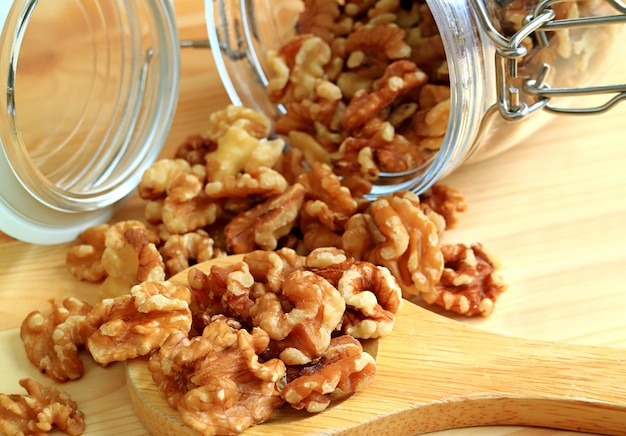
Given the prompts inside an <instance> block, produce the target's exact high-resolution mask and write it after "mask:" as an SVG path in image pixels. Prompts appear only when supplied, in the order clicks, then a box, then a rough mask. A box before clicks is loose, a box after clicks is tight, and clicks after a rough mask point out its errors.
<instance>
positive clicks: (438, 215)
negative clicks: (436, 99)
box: [67, 106, 506, 316]
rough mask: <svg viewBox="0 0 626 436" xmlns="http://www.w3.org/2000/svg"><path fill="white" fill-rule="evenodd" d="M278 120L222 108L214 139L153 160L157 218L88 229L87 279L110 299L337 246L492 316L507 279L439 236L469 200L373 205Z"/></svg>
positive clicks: (83, 269) (152, 205)
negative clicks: (215, 266)
mask: <svg viewBox="0 0 626 436" xmlns="http://www.w3.org/2000/svg"><path fill="white" fill-rule="evenodd" d="M270 130H271V124H270V121H269V120H268V119H267V118H266V117H264V116H263V115H261V114H259V113H257V112H255V111H252V110H251V109H248V108H244V107H236V106H229V107H227V108H225V109H223V110H220V111H217V112H215V113H213V114H212V115H211V116H210V118H209V128H208V130H207V132H206V133H205V134H204V135H197V136H194V137H191V138H189V139H188V140H187V141H186V142H185V143H183V144H181V146H179V148H178V150H177V152H176V157H175V158H173V159H163V160H160V161H158V162H156V163H155V164H153V165H152V167H151V168H149V169H148V170H147V171H146V172H145V173H144V175H143V179H142V181H141V183H140V185H139V187H138V191H139V195H140V196H141V197H142V198H144V199H145V200H147V203H146V206H145V221H146V224H144V223H143V222H140V221H122V222H118V223H115V224H112V225H108V224H105V225H101V226H98V227H93V228H90V229H88V230H86V231H85V232H84V233H83V234H82V235H81V236H80V244H78V245H76V246H74V247H72V248H71V250H70V251H69V253H68V256H67V264H68V266H69V268H70V270H71V271H72V273H73V274H74V275H75V276H76V277H77V278H79V279H82V280H89V281H101V280H102V281H103V283H102V287H101V292H102V295H101V297H102V298H107V297H116V296H118V295H123V294H127V293H128V290H129V289H130V288H131V287H132V286H134V285H136V284H139V283H142V282H144V281H152V280H166V279H168V278H169V277H171V276H172V275H174V274H176V273H178V272H180V271H182V270H184V269H186V268H188V267H189V266H190V265H193V264H195V263H198V262H203V261H206V260H210V259H212V258H215V257H221V256H225V255H229V254H245V253H249V252H251V251H254V250H266V251H274V250H278V249H281V248H290V249H293V250H294V251H295V252H297V253H298V254H299V255H304V256H306V255H307V254H309V253H310V252H311V251H313V250H315V249H317V248H325V247H333V248H337V249H340V250H343V252H344V253H345V254H346V256H348V257H350V258H354V259H356V260H358V261H368V262H371V263H373V264H376V265H380V266H384V267H386V268H387V269H389V270H390V271H391V273H392V275H393V276H394V277H395V278H396V280H397V281H398V283H399V285H400V287H401V289H402V292H403V295H404V297H406V298H416V297H419V298H422V299H423V300H424V301H426V302H427V303H428V304H436V305H440V306H442V307H443V308H445V309H446V310H452V311H455V312H457V313H459V314H463V315H468V316H473V315H482V316H488V315H489V314H491V312H492V311H493V307H494V303H495V301H496V299H497V298H498V296H499V295H500V293H502V292H503V291H504V290H505V288H506V286H505V284H504V283H503V282H502V280H501V278H500V276H499V275H498V274H497V273H496V272H495V270H494V262H493V261H492V260H491V259H490V257H489V256H488V255H487V254H486V253H485V251H484V250H483V248H482V247H481V245H480V244H474V245H471V246H467V245H464V244H443V243H440V236H441V234H442V233H443V232H444V231H445V229H446V228H451V227H452V226H454V225H456V223H457V221H458V214H459V213H460V212H462V211H464V210H465V209H466V207H467V205H466V202H465V199H464V198H463V196H462V195H461V194H460V193H459V192H457V191H455V190H454V189H451V188H448V187H445V186H437V185H436V186H434V187H433V188H431V189H430V190H429V191H428V192H426V193H424V194H422V195H420V196H418V195H416V194H414V193H412V192H409V191H399V192H397V193H394V194H391V195H387V196H383V197H380V198H377V199H376V200H373V201H369V200H367V199H366V198H365V197H364V195H365V194H366V193H367V192H368V189H369V188H368V187H369V185H368V184H367V183H365V182H363V183H361V184H359V185H353V184H351V182H354V180H355V179H354V178H351V179H350V186H346V184H345V179H344V178H341V177H339V176H338V175H337V174H335V173H334V172H333V170H332V168H331V167H330V166H329V165H326V164H323V163H317V162H314V163H312V164H310V165H307V164H306V163H305V162H304V160H303V155H302V153H300V152H299V151H298V150H297V149H294V148H289V149H288V150H287V151H285V152H283V148H284V142H283V140H281V139H268V135H269V134H270Z"/></svg>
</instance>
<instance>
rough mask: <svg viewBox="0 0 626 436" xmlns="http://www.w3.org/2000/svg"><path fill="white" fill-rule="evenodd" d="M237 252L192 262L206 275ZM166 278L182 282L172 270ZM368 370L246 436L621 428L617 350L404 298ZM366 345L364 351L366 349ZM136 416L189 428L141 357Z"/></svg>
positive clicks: (163, 428)
mask: <svg viewBox="0 0 626 436" xmlns="http://www.w3.org/2000/svg"><path fill="white" fill-rule="evenodd" d="M239 260H241V256H232V257H227V258H220V259H215V260H212V261H209V262H205V263H202V264H199V265H197V266H196V267H197V268H200V269H202V270H203V271H205V272H208V271H209V269H210V267H211V266H212V265H215V264H222V265H224V264H228V263H231V262H234V261H239ZM170 281H172V282H174V283H177V284H187V273H186V272H182V273H180V274H177V275H176V276H174V277H173V278H172V279H171V280H170ZM369 346H370V351H371V352H373V353H374V354H376V361H377V373H376V379H375V380H374V382H373V383H372V384H371V385H370V386H368V387H367V388H366V389H364V390H363V391H361V392H358V393H356V394H354V395H352V396H350V397H349V398H347V399H345V400H342V401H338V402H337V403H334V404H331V406H330V407H329V408H328V409H327V410H326V411H324V412H322V413H319V414H309V413H307V412H303V411H296V410H292V409H290V408H288V407H283V408H281V409H280V410H279V411H277V412H275V413H274V415H272V418H271V419H270V420H269V421H267V422H265V423H263V424H260V425H257V426H255V427H252V428H250V429H249V430H247V431H246V432H245V434H246V435H248V434H250V435H276V434H281V435H294V436H295V435H313V434H324V435H330V434H342V435H370V434H371V435H377V436H385V435H414V434H419V433H425V432H430V431H436V430H444V429H451V428H462V427H470V426H477V425H528V426H538V427H551V428H558V429H563V430H574V431H582V432H589V433H601V434H610V435H624V434H626V388H625V386H626V350H624V349H613V348H607V347H592V346H581V345H566V344H558V343H551V342H542V341H534V340H526V339H520V338H513V337H507V336H503V335H498V334H494V333H489V332H485V331H481V330H479V329H476V328H473V327H469V326H466V325H465V324H462V323H459V322H457V321H453V320H450V319H448V318H446V317H444V316H441V315H437V314H434V313H432V312H430V311H428V310H426V309H423V308H420V307H418V306H416V305H414V304H412V303H409V302H408V301H405V302H404V304H403V305H402V308H401V309H400V311H399V312H398V314H397V319H396V324H395V327H394V330H393V332H392V333H391V334H390V335H389V336H387V337H385V338H383V339H380V340H378V341H374V343H373V344H369ZM372 346H373V347H374V348H371V347H372ZM127 384H128V387H129V390H130V395H131V401H132V403H133V406H134V408H135V411H136V413H137V415H138V416H139V418H140V420H141V421H142V422H143V424H144V425H145V426H146V428H148V430H149V431H150V432H151V433H152V434H154V435H155V436H162V435H185V434H189V435H192V434H196V433H194V432H193V431H192V430H191V429H189V428H188V427H185V426H184V424H183V423H182V421H181V420H180V418H179V417H178V412H177V411H175V410H173V409H171V408H169V406H168V405H167V403H166V402H165V400H164V399H163V398H162V397H161V395H160V394H159V392H158V390H157V388H156V385H155V384H154V382H153V381H152V378H151V375H150V373H149V371H148V369H147V367H146V361H145V360H136V361H132V362H129V363H128V366H127Z"/></svg>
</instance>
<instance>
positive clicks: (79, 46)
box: [0, 0, 626, 244]
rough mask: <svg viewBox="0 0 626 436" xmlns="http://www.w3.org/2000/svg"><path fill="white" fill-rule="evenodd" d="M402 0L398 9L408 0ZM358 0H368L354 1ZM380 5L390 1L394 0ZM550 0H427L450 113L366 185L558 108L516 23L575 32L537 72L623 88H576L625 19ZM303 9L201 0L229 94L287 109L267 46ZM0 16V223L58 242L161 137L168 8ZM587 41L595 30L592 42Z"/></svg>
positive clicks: (512, 134)
mask: <svg viewBox="0 0 626 436" xmlns="http://www.w3.org/2000/svg"><path fill="white" fill-rule="evenodd" d="M398 2H399V4H400V5H402V6H403V7H405V8H407V9H410V8H411V7H413V6H412V5H413V4H414V2H413V1H406V0H398ZM416 2H417V0H416ZM307 3H309V2H308V1H307ZM310 3H311V4H316V3H315V2H310ZM340 3H341V4H344V3H346V2H339V1H338V2H337V3H336V4H340ZM347 3H350V2H349V1H347ZM361 3H362V4H370V5H371V4H373V3H372V2H370V3H368V1H364V2H355V4H361ZM379 3H380V4H381V5H383V6H385V5H391V6H393V4H394V0H382V1H380V2H379ZM561 3H568V1H562V0H541V1H539V0H538V1H535V2H532V1H529V0H471V1H469V2H468V1H464V0H438V1H436V0H428V6H429V7H430V10H431V11H432V16H433V18H434V21H435V23H436V25H437V27H438V30H439V34H440V36H441V44H442V47H443V49H444V51H445V58H446V59H447V61H446V65H445V66H446V68H447V69H448V70H449V71H448V70H446V78H447V80H448V81H449V84H448V86H449V93H450V97H449V99H450V114H449V121H447V124H446V125H445V126H444V130H445V135H442V137H441V146H440V149H439V150H438V151H437V152H434V153H431V154H430V155H429V156H428V159H427V160H425V161H424V162H422V163H421V164H420V165H417V166H416V167H414V168H413V167H411V168H408V169H407V170H404V171H394V172H392V171H381V172H379V173H377V180H376V183H375V184H374V187H373V189H372V192H371V196H372V197H375V196H377V195H381V194H385V193H388V192H392V191H395V190H397V189H411V190H414V191H416V192H421V191H423V190H425V189H427V188H428V187H430V186H431V185H432V184H433V183H435V182H436V181H437V180H440V179H441V178H442V177H444V176H445V175H447V174H449V173H451V172H452V171H454V170H455V169H456V168H458V167H459V166H460V165H462V164H463V163H465V162H467V161H469V160H470V157H471V159H480V158H484V157H485V156H488V155H491V154H494V153H498V152H500V151H502V150H503V149H506V148H508V147H510V146H512V145H514V144H516V143H519V142H520V141H522V140H524V139H525V138H526V137H527V136H528V135H529V134H530V133H532V132H533V131H534V130H535V129H536V128H537V126H540V125H541V122H542V115H545V114H544V112H546V111H544V110H540V109H548V110H549V111H552V112H560V111H562V109H561V107H560V106H557V105H555V104H554V102H555V101H556V100H558V95H560V94H559V93H557V98H554V96H553V95H552V94H549V93H548V91H554V90H553V89H551V88H550V87H549V86H548V85H547V84H546V82H545V81H544V75H545V74H544V73H545V71H544V70H543V69H542V67H541V66H542V65H543V64H544V63H545V62H543V61H544V60H545V58H546V56H542V55H541V54H539V55H537V54H536V53H537V52H538V53H554V51H550V47H553V45H549V47H548V50H544V49H541V50H529V53H526V52H525V46H524V45H523V44H524V43H525V42H526V41H527V38H525V37H526V36H527V35H528V34H532V38H534V39H535V40H536V41H540V40H541V41H543V39H542V38H541V32H542V31H543V30H547V31H548V32H549V33H553V32H552V31H553V30H557V32H554V33H558V34H559V35H566V33H567V32H571V35H574V36H572V38H573V39H571V40H572V41H582V42H579V43H577V45H576V44H574V45H572V46H571V47H572V52H571V54H573V55H566V54H564V53H559V56H557V57H556V58H550V59H549V60H550V62H549V64H550V65H551V66H553V68H552V69H553V70H554V71H553V73H556V74H551V75H550V76H548V77H549V78H550V82H549V83H550V84H551V85H552V86H554V85H555V84H558V83H560V82H562V83H563V85H562V86H564V87H566V88H564V90H565V92H569V89H570V87H572V86H573V87H575V88H576V89H577V90H581V89H583V90H585V91H590V92H591V93H592V94H598V93H600V92H604V91H609V92H610V93H612V94H613V95H614V98H613V99H612V100H611V102H613V103H614V102H617V101H619V100H620V99H621V98H623V97H624V96H626V86H624V85H618V86H612V87H611V86H608V87H606V88H600V89H587V88H584V87H586V86H587V83H588V82H589V83H591V82H592V81H593V80H595V77H594V75H595V74H592V73H595V72H596V70H599V71H602V70H603V69H605V68H606V65H607V62H608V61H609V60H610V59H611V56H617V47H616V46H619V42H620V38H619V37H618V36H616V34H614V33H613V31H614V30H615V27H620V28H623V27H624V26H623V25H622V24H618V25H617V26H612V25H611V23H610V21H611V20H612V19H604V21H603V22H602V23H599V24H601V26H599V25H597V24H598V23H595V22H592V23H590V27H591V29H592V30H591V32H590V33H589V32H587V31H586V30H585V29H587V27H585V28H584V29H583V30H581V31H579V30H578V24H580V23H581V21H576V22H574V23H573V26H574V27H575V28H574V29H568V30H563V29H562V28H561V27H558V28H556V26H561V25H562V24H567V25H572V23H569V22H563V21H558V20H554V19H553V16H552V14H553V13H552V8H553V6H554V8H555V9H556V8H558V7H559V5H560V4H561ZM580 3H581V4H582V2H580ZM319 4H320V5H323V2H319ZM330 4H333V3H332V2H331V3H330ZM590 4H593V5H594V7H593V8H591V9H589V8H582V9H584V12H589V13H590V14H591V15H593V16H604V15H605V14H609V15H610V14H613V15H615V16H616V17H618V19H615V20H614V21H616V22H619V23H623V19H624V16H626V7H624V5H623V3H621V1H620V0H591V2H590ZM517 5H536V6H535V8H534V9H533V10H528V11H525V12H524V13H526V12H528V14H529V16H531V17H533V19H532V20H531V24H529V25H527V26H522V24H523V23H521V19H520V16H519V14H517V15H515V14H513V15H514V16H515V17H516V19H519V21H520V23H519V24H520V26H519V27H520V30H518V31H517V33H515V32H513V34H509V33H507V31H508V30H509V27H510V23H507V22H506V14H507V13H508V12H510V11H511V10H512V9H515V8H517ZM577 5H578V3H577ZM596 6H597V8H596ZM601 7H602V8H601ZM522 9H523V8H522ZM604 9H606V10H607V11H608V12H607V11H605V10H604ZM302 10H303V3H302V1H300V0H276V1H272V2H269V1H265V0H262V1H257V0H239V1H235V0H205V11H206V22H207V29H208V36H209V43H210V44H209V45H210V47H211V48H212V53H213V56H214V58H215V60H216V66H217V69H218V71H219V74H220V77H221V79H222V82H223V85H224V86H225V88H226V90H227V91H228V94H229V96H230V98H231V100H232V102H233V103H234V104H243V105H246V106H249V107H251V108H254V109H256V110H258V111H260V112H263V113H265V114H267V115H269V116H270V117H272V118H274V119H280V117H281V116H283V115H284V114H285V113H286V106H285V105H283V104H275V103H272V102H271V101H270V99H268V93H267V88H268V86H269V85H270V80H271V77H270V74H269V71H270V69H269V68H268V63H267V54H268V50H271V49H278V48H279V47H281V46H282V45H283V44H284V43H285V41H286V39H285V38H286V37H288V36H289V34H292V33H293V29H294V22H295V21H294V20H295V19H296V17H297V16H298V14H299V13H301V12H302ZM507 11H508V12H507ZM522 18H523V17H522ZM568 18H570V17H568ZM557 21H558V22H557ZM68 23H71V24H68ZM503 23H504V24H506V25H503ZM583 24H589V23H583ZM605 24H607V25H606V26H605ZM0 25H2V34H1V36H0V79H1V80H3V81H5V82H6V90H7V93H6V98H4V99H0V112H1V113H2V115H0V143H1V145H2V147H1V150H0V231H2V232H5V233H7V234H8V235H10V236H12V237H15V238H17V239H21V240H23V241H27V242H35V243H47V244H52V243H60V242H65V241H69V240H72V239H74V238H75V237H76V236H77V235H78V234H79V233H80V232H81V231H82V230H83V229H85V228H87V227H89V226H92V225H95V224H98V223H102V222H106V221H107V220H109V219H110V218H111V217H112V215H113V214H114V213H115V212H116V211H117V210H118V209H119V208H120V207H121V206H122V205H123V204H124V203H125V200H126V199H127V198H128V197H129V196H130V195H131V194H133V193H134V190H135V188H136V186H137V185H138V183H139V181H140V178H141V176H142V174H143V171H144V169H145V168H147V167H148V166H149V165H150V164H151V163H152V162H153V161H154V160H155V159H156V157H157V155H158V153H159V150H160V148H161V146H162V144H163V142H164V141H165V138H166V136H167V133H168V130H169V128H170V126H171V122H172V119H173V115H174V110H175V107H176V100H177V95H178V82H179V75H180V72H179V47H180V43H179V41H178V37H177V31H176V26H175V17H174V12H173V5H172V2H171V1H167V0H90V1H85V0H54V1H53V0H12V1H4V2H2V3H0ZM550 26H554V27H550ZM537 27H538V28H539V29H537ZM608 28H611V29H613V30H607V29H608ZM536 31H537V32H536ZM559 32H560V33H559ZM579 32H580V33H579ZM576 35H583V36H576ZM568 36H569V35H568ZM550 41H552V39H550ZM589 41H591V42H593V41H598V43H596V44H593V46H591V48H593V50H592V52H589V50H587V49H588V48H589V45H588V43H589ZM600 41H601V43H600ZM622 45H623V46H626V45H624V44H622ZM622 48H623V47H622ZM530 52H532V53H530ZM588 52H589V53H588ZM560 58H562V59H560ZM581 59H582V61H581ZM553 61H554V62H553ZM583 61H584V62H583ZM588 65H593V66H596V67H597V68H593V69H591V68H590V69H587V68H585V66H588ZM514 67H517V68H514ZM573 67H576V70H572V68H573ZM516 70H517V71H518V72H519V73H520V74H519V75H517V74H515V73H516ZM568 71H570V72H571V71H576V73H575V74H571V75H570V74H567V72H568ZM583 73H584V74H583ZM583 76H584V77H583ZM570 77H573V80H571V81H568V80H567V79H569V78H570ZM558 86H561V85H558ZM85 89H87V90H88V91H87V92H85V91H84V90H85ZM574 93H576V92H574ZM609 106H610V104H606V107H609ZM568 110H569V109H568ZM574 112H576V110H574ZM530 113H532V120H529V121H530V122H529V121H526V120H525V118H529V119H530V118H531V116H530V115H528V116H527V114H530ZM522 119H524V121H519V120H522ZM42 126H43V128H41V127H42Z"/></svg>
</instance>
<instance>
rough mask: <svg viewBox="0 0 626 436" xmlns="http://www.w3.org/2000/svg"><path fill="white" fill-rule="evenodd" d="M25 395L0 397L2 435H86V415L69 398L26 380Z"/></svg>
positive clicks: (24, 381) (21, 384)
mask: <svg viewBox="0 0 626 436" xmlns="http://www.w3.org/2000/svg"><path fill="white" fill-rule="evenodd" d="M20 386H22V387H23V388H24V389H25V390H26V392H27V393H26V395H18V394H10V395H7V394H0V433H1V434H3V435H33V436H43V435H46V434H48V433H49V432H51V431H55V430H60V431H62V432H64V433H66V434H69V435H72V436H74V435H80V434H83V432H84V431H85V415H84V414H83V412H81V411H80V410H78V405H77V404H76V403H75V402H74V401H72V399H71V398H70V396H69V395H68V394H67V393H65V392H62V391H59V390H57V389H56V388H54V387H46V386H42V385H41V384H39V383H38V382H36V381H35V380H32V379H29V378H23V379H21V380H20Z"/></svg>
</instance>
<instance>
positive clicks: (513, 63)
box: [471, 0, 626, 121]
mask: <svg viewBox="0 0 626 436" xmlns="http://www.w3.org/2000/svg"><path fill="white" fill-rule="evenodd" d="M563 1H569V0H540V1H539V3H538V4H537V6H536V7H535V9H534V10H533V12H532V14H530V15H528V16H527V17H526V19H525V24H524V26H523V27H522V28H521V29H520V30H519V31H518V32H517V33H515V34H514V35H513V36H512V37H511V38H510V39H508V38H506V37H505V36H503V35H502V34H501V33H500V32H499V31H498V30H497V29H496V28H495V27H494V25H493V23H492V22H491V20H490V18H489V15H488V13H487V11H486V9H485V6H484V4H483V1H482V0H471V4H472V7H473V9H474V12H475V13H476V15H477V18H478V20H479V21H480V24H481V25H482V26H483V29H484V30H485V31H486V33H487V35H488V36H489V38H490V39H492V40H493V41H494V42H495V43H496V45H497V48H496V87H497V98H498V102H497V106H498V110H499V112H500V114H501V116H502V117H503V118H505V119H507V120H511V121H513V120H519V119H522V118H525V117H526V116H527V115H529V114H531V113H532V112H535V111H537V110H539V109H545V110H547V111H550V112H553V113H559V114H576V115H588V114H597V113H601V112H605V111H607V110H609V109H610V108H612V107H613V106H615V105H616V104H617V103H618V102H620V101H621V100H624V99H626V83H624V84H618V85H606V86H587V87H580V88H552V87H550V85H549V84H547V83H546V77H547V75H548V72H549V70H550V65H549V64H543V65H542V67H541V68H540V70H539V72H538V74H537V76H536V78H535V79H529V80H526V81H525V83H524V84H523V88H522V90H520V89H519V87H518V86H517V85H515V83H514V81H515V79H518V71H517V70H518V66H519V62H520V61H521V60H522V59H523V58H524V56H526V55H527V49H526V47H525V46H524V45H522V41H523V40H524V39H525V38H526V37H528V36H530V35H532V34H534V35H535V36H536V38H537V41H538V43H539V46H540V47H541V48H545V47H547V46H548V45H549V41H548V37H547V36H546V32H547V31H555V30H562V29H571V28H578V27H592V26H604V25H612V24H624V23H626V4H625V3H623V2H622V1H621V0H604V1H605V2H606V3H608V4H609V5H610V6H612V7H613V9H615V11H616V12H617V14H616V15H605V16H597V17H580V18H573V19H560V20H555V19H554V18H555V12H554V10H553V9H552V5H553V4H555V3H558V2H563ZM521 91H523V92H525V93H526V94H529V95H532V96H534V97H535V98H536V101H535V102H534V103H532V104H528V103H526V102H523V101H521V99H520V92H521ZM597 94H609V95H610V94H615V95H614V96H613V97H612V98H610V99H609V100H608V101H607V102H606V103H604V104H602V105H599V106H594V107H580V108H567V107H559V106H554V105H551V104H550V99H551V98H553V97H557V96H558V97H562V96H580V95H597Z"/></svg>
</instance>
